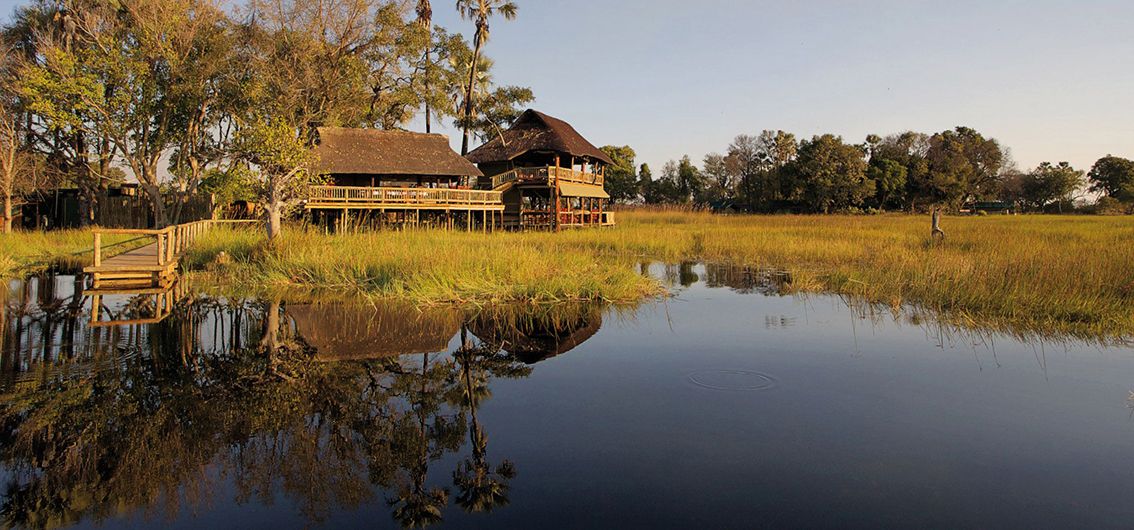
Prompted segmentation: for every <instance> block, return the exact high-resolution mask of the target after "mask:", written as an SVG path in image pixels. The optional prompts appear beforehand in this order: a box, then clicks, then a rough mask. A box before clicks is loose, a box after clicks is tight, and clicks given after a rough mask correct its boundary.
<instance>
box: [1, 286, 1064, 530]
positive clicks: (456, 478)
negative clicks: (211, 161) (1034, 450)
mask: <svg viewBox="0 0 1134 530" xmlns="http://www.w3.org/2000/svg"><path fill="white" fill-rule="evenodd" d="M643 273H648V274H653V275H655V276H657V277H659V278H662V279H663V280H664V281H667V282H670V283H671V284H672V285H674V286H683V287H690V286H694V285H696V284H699V283H700V284H703V285H704V286H705V287H706V288H709V289H717V288H728V289H730V290H732V291H735V292H737V293H759V294H764V295H778V294H779V293H782V292H783V291H784V287H785V285H787V284H790V281H791V278H790V276H787V275H785V274H781V273H776V272H768V271H753V270H750V269H736V268H728V267H715V266H707V267H705V266H699V265H694V264H680V265H674V266H662V265H650V266H643ZM83 288H84V285H83V281H82V279H81V278H75V277H68V276H44V277H39V278H32V279H29V280H27V281H20V282H12V283H10V284H9V285H8V286H7V290H6V292H5V299H6V302H5V303H3V304H0V311H2V312H3V314H2V315H0V317H2V318H0V320H2V321H3V330H2V333H0V341H2V343H0V460H2V466H0V470H2V473H0V476H3V477H4V480H5V482H6V483H5V484H4V486H3V491H2V493H3V499H2V502H0V517H2V520H3V522H4V524H5V525H6V526H21V527H24V526H26V527H59V526H65V525H70V524H75V523H78V522H80V521H96V522H97V521H107V520H114V519H116V518H120V517H136V516H138V515H145V516H147V517H151V516H152V517H159V518H165V519H169V520H173V519H178V518H180V517H184V516H185V514H186V513H191V512H193V511H194V509H197V508H202V507H205V506H207V505H209V504H210V503H211V502H213V501H214V500H215V497H216V496H217V495H221V494H224V493H227V492H229V491H230V490H231V494H232V496H233V500H234V501H235V502H236V503H237V504H240V505H244V504H256V505H264V506H267V505H273V504H274V503H275V502H276V501H278V500H281V499H282V500H286V501H287V503H286V504H287V505H288V506H293V507H294V509H295V511H297V512H298V514H299V515H301V516H302V518H303V519H304V520H306V521H307V522H309V523H318V522H322V521H326V520H327V519H328V518H330V517H332V516H333V515H334V514H336V513H337V512H340V511H350V510H355V509H359V508H360V507H365V506H373V505H375V504H380V505H382V506H384V507H385V508H386V510H387V511H388V512H389V514H390V517H391V520H392V521H393V522H396V523H397V524H398V525H400V526H403V527H422V526H428V525H430V524H433V523H437V522H440V521H442V520H443V519H445V518H446V517H447V516H451V514H452V513H454V512H453V511H454V510H459V511H463V512H469V513H480V512H492V511H494V510H497V509H499V508H501V507H504V506H506V505H508V504H509V501H510V498H511V494H512V492H511V490H510V488H511V485H512V481H513V479H514V478H515V477H516V476H517V474H518V473H522V472H523V469H518V468H519V467H521V466H518V465H517V464H516V463H514V462H512V461H511V460H510V459H508V458H507V457H506V455H501V454H496V453H493V452H492V451H490V447H489V436H488V429H489V426H488V425H486V424H485V423H484V422H483V421H482V420H481V418H480V416H479V415H478V412H479V411H480V410H481V409H482V406H483V405H484V404H485V403H486V402H487V401H489V400H490V399H491V398H492V387H493V385H495V384H498V383H499V382H500V381H504V380H516V379H522V378H525V377H528V376H529V375H531V374H532V373H533V371H534V370H537V369H540V364H539V363H541V362H542V361H545V360H548V359H551V358H555V357H558V356H563V355H564V354H567V353H569V352H571V351H573V350H575V349H576V348H578V347H579V346H580V345H582V344H583V343H584V342H586V341H588V340H590V339H592V338H593V337H595V336H596V335H597V334H599V332H600V330H601V329H602V326H603V322H604V318H605V319H607V321H608V322H609V321H610V319H612V318H630V319H632V318H634V317H633V315H634V312H635V308H633V307H628V308H614V307H609V306H604V305H598V304H580V303H576V304H565V305H558V306H547V307H534V308H533V307H523V308H516V307H498V308H487V309H478V310H475V311H462V310H458V309H455V308H451V307H431V308H418V307H414V306H411V305H408V304H402V303H396V302H382V303H363V304H343V303H319V302H311V301H305V302H302V303H288V302H287V301H284V300H281V299H274V300H259V299H242V298H224V297H215V296H204V295H201V294H197V293H195V292H193V291H191V290H190V289H188V288H186V287H184V286H174V287H172V290H171V291H163V292H144V293H117V294H102V295H98V296H97V297H96V296H93V295H91V294H89V293H84V290H83ZM680 299H681V296H680V295H678V297H677V300H678V301H679V300H680ZM674 303H677V302H674ZM92 304H93V307H94V308H95V309H96V310H95V311H92ZM847 305H848V307H849V308H850V309H851V310H852V312H853V314H854V315H855V317H856V318H859V319H861V320H866V321H871V322H876V324H877V325H882V323H883V322H882V321H883V320H888V321H889V322H890V323H901V324H904V325H913V326H919V327H922V328H924V329H925V330H926V337H927V340H930V341H950V340H958V341H968V342H971V343H981V342H982V341H983V342H984V343H991V340H992V336H993V334H992V333H990V332H981V331H979V330H975V331H974V330H971V329H965V328H963V327H958V326H950V325H947V324H943V323H941V322H940V321H936V320H935V319H934V318H933V316H932V315H926V314H924V313H919V312H917V311H916V310H911V309H909V308H906V309H903V310H902V311H898V312H894V311H890V310H889V308H887V309H886V310H880V309H879V308H878V307H876V306H870V305H862V304H855V303H854V302H852V301H847ZM115 322H118V323H120V324H119V325H114V323H115ZM764 322H765V326H766V328H767V329H781V328H790V327H792V326H795V325H796V317H789V316H782V315H774V316H767V317H765V321H764ZM1021 338H1024V339H1028V338H1029V337H1027V336H1021ZM1030 338H1032V339H1034V338H1035V337H1030ZM1045 340H1051V339H1050V338H1048V339H1045ZM1069 340H1070V339H1069ZM942 344H944V343H942ZM222 484H230V485H231V486H230V487H228V488H226V487H221V485H222Z"/></svg>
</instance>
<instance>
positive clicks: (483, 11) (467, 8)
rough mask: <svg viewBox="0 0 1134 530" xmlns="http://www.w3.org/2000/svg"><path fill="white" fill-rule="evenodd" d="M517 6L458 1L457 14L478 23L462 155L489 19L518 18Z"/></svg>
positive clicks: (494, 0) (503, 0)
mask: <svg viewBox="0 0 1134 530" xmlns="http://www.w3.org/2000/svg"><path fill="white" fill-rule="evenodd" d="M516 10H517V8H516V4H515V3H514V2H511V1H509V0H457V12H458V13H460V14H461V18H463V19H465V20H472V21H474V22H475V23H476V34H475V35H474V36H473V60H472V65H471V67H470V68H469V82H468V85H467V86H466V88H465V90H466V92H465V112H464V120H463V121H464V124H463V125H464V126H463V129H464V131H463V136H464V137H463V138H462V140H461V155H462V156H463V155H467V154H468V153H469V127H470V126H471V125H472V117H473V109H474V108H475V103H474V102H473V93H474V92H473V91H474V88H473V87H474V86H476V79H477V77H476V74H477V65H478V64H479V63H480V52H481V49H482V48H483V47H484V43H485V42H487V41H488V19H490V18H492V17H493V16H494V15H496V14H497V13H499V14H500V15H502V16H503V17H504V19H505V20H512V19H515V18H516Z"/></svg>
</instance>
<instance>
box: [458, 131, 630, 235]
mask: <svg viewBox="0 0 1134 530" xmlns="http://www.w3.org/2000/svg"><path fill="white" fill-rule="evenodd" d="M466 158H468V159H469V160H470V161H472V162H474V163H476V164H477V165H478V167H479V168H480V170H481V171H482V172H483V173H484V178H483V179H481V182H480V186H479V187H481V188H482V189H490V190H494V191H496V192H500V193H502V194H503V197H502V198H503V201H504V212H503V217H504V223H505V226H508V227H514V228H523V229H529V228H543V229H553V230H558V229H560V228H563V227H577V226H602V225H612V224H614V220H613V217H612V215H611V214H610V212H608V211H607V206H608V203H609V201H610V195H609V194H607V193H606V191H605V190H604V189H603V182H604V181H603V179H604V174H605V167H606V166H607V165H610V164H612V163H613V162H612V161H611V159H610V157H608V156H607V155H606V153H603V152H602V151H601V150H600V149H598V148H597V147H595V146H594V145H592V144H591V143H590V142H588V141H587V140H586V139H585V138H583V136H582V135H581V134H579V133H578V131H576V130H575V128H574V127H572V126H571V125H570V124H568V123H567V122H565V121H563V120H560V119H557V118H553V117H551V116H548V115H547V114H543V113H542V112H537V111H534V110H531V109H529V110H527V111H525V112H524V113H523V114H522V115H520V117H519V118H518V119H517V120H516V122H515V123H513V124H512V126H511V127H510V128H509V129H508V130H506V131H502V132H501V133H500V134H498V135H496V136H494V137H493V138H492V139H491V140H489V141H488V142H487V143H485V144H484V145H482V146H480V147H478V148H476V149H475V150H473V151H472V152H470V153H469V154H468V155H467V156H466Z"/></svg>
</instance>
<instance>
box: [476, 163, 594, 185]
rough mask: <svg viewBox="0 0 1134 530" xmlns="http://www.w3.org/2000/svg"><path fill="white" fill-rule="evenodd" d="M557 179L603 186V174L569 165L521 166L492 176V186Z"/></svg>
mask: <svg viewBox="0 0 1134 530" xmlns="http://www.w3.org/2000/svg"><path fill="white" fill-rule="evenodd" d="M556 181H564V182H578V183H580V184H594V185H598V186H602V185H603V176H602V175H599V174H597V173H587V172H585V171H579V170H576V169H571V168H569V167H556V166H542V167H520V168H516V169H513V170H511V171H507V172H504V173H501V174H499V175H496V176H494V177H492V187H493V188H498V187H500V186H502V185H504V184H507V183H509V182H547V183H548V184H552V183H554V182H556Z"/></svg>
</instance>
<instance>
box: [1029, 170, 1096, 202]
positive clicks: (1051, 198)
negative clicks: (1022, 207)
mask: <svg viewBox="0 0 1134 530" xmlns="http://www.w3.org/2000/svg"><path fill="white" fill-rule="evenodd" d="M1084 184H1085V180H1084V179H1083V172H1082V171H1079V170H1077V169H1075V168H1073V167H1071V165H1070V164H1068V163H1067V162H1060V163H1059V164H1057V165H1056V164H1052V163H1050V162H1044V163H1042V164H1040V165H1039V167H1037V168H1035V169H1034V170H1032V171H1031V172H1030V173H1028V174H1027V175H1025V176H1024V179H1023V186H1022V188H1023V189H1022V192H1023V193H1022V199H1023V200H1024V202H1025V203H1026V204H1028V205H1030V206H1032V207H1034V208H1036V209H1039V210H1042V209H1043V208H1044V207H1045V206H1047V205H1048V204H1051V203H1058V205H1059V209H1060V211H1062V210H1063V206H1064V205H1070V204H1071V201H1072V199H1073V195H1074V193H1075V192H1076V191H1078V190H1079V189H1080V188H1082V187H1083V185H1084Z"/></svg>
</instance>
